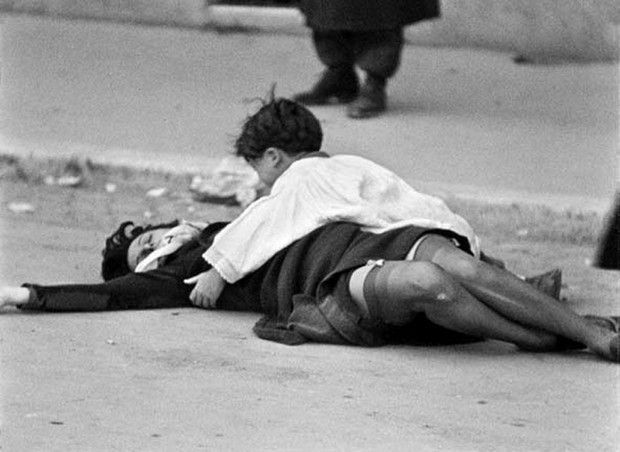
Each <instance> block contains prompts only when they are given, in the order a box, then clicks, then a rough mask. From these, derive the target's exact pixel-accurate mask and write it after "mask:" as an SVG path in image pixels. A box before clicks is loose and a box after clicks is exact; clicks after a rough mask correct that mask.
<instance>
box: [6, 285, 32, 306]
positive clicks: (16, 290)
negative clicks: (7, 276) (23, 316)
mask: <svg viewBox="0 0 620 452" xmlns="http://www.w3.org/2000/svg"><path fill="white" fill-rule="evenodd" d="M29 299H30V291H29V290H28V289H27V288H26V287H15V286H0V308H1V307H4V306H18V305H20V304H25V303H27V302H28V300H29Z"/></svg>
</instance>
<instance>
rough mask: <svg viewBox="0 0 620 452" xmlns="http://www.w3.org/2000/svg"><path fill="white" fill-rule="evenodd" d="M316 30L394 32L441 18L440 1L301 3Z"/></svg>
mask: <svg viewBox="0 0 620 452" xmlns="http://www.w3.org/2000/svg"><path fill="white" fill-rule="evenodd" d="M299 9H300V10H301V12H302V13H303V14H304V15H305V16H306V24H307V25H308V26H309V27H310V28H312V29H315V30H350V31H372V30H390V29H395V28H399V27H403V26H405V25H409V24H412V23H415V22H419V21H421V20H426V19H432V18H435V17H438V16H439V1H438V0H382V1H379V0H365V1H355V0H339V1H333V0H301V1H300V2H299Z"/></svg>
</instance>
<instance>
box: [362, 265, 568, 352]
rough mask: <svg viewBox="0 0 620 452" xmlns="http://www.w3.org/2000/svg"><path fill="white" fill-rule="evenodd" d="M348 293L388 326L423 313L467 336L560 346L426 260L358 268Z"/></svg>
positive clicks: (539, 347) (368, 314)
mask: <svg viewBox="0 0 620 452" xmlns="http://www.w3.org/2000/svg"><path fill="white" fill-rule="evenodd" d="M360 281H362V282H361V283H360ZM360 284H361V285H360ZM350 292H351V296H352V298H353V300H354V301H355V302H356V303H357V304H358V306H360V310H361V311H362V312H363V313H364V314H365V315H364V316H365V317H367V318H372V319H380V320H381V321H383V322H385V323H386V324H390V325H396V326H401V325H405V324H407V323H409V322H410V321H411V320H412V319H413V317H414V316H416V315H418V314H419V313H422V312H423V313H425V314H426V316H427V318H428V319H429V320H430V321H431V322H433V323H435V324H437V325H440V326H442V327H444V328H448V329H450V330H453V331H457V332H460V333H464V334H467V335H470V336H475V337H481V338H487V339H497V340H502V341H506V342H511V343H514V344H516V345H518V346H519V347H521V348H524V349H528V350H551V349H555V348H556V347H557V345H558V344H557V337H556V336H555V335H552V334H549V333H544V332H541V331H538V330H535V329H531V328H526V327H524V326H522V325H519V324H517V323H515V322H512V321H510V320H508V319H506V318H504V317H503V316H501V315H499V314H498V313H497V312H495V311H493V310H492V309H490V308H489V307H487V306H485V305H484V304H483V303H481V302H480V301H478V300H477V299H476V298H475V297H473V296H472V295H471V294H470V293H469V292H467V290H466V289H465V288H463V287H462V286H461V285H460V284H458V282H456V280H455V279H454V278H452V277H451V276H450V275H449V274H448V273H446V272H445V271H444V270H442V269H441V268H440V267H439V266H437V265H435V264H432V263H430V262H412V261H386V262H384V263H383V265H381V266H376V267H373V268H369V267H362V268H360V269H357V270H355V271H354V272H353V274H352V275H351V282H350Z"/></svg>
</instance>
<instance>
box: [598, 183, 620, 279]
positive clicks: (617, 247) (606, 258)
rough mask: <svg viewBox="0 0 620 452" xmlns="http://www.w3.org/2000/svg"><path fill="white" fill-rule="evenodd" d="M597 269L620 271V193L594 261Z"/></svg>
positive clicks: (619, 192)
mask: <svg viewBox="0 0 620 452" xmlns="http://www.w3.org/2000/svg"><path fill="white" fill-rule="evenodd" d="M594 265H595V266H596V267H600V268H605V269H615V270H620V191H618V193H616V202H615V204H614V206H613V207H612V209H611V211H610V213H609V218H608V220H607V225H606V227H605V230H604V231H603V233H602V234H601V239H600V242H599V247H598V251H597V254H596V258H595V261H594Z"/></svg>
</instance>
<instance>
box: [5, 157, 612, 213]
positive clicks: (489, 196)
mask: <svg viewBox="0 0 620 452" xmlns="http://www.w3.org/2000/svg"><path fill="white" fill-rule="evenodd" d="M124 154H125V152H123V151H120V150H119V152H118V153H114V152H113V153H110V152H106V157H93V156H91V155H89V156H86V157H84V156H83V154H82V153H80V152H78V150H77V149H72V150H70V151H68V152H65V153H62V154H60V155H58V154H57V153H46V152H42V151H40V152H36V151H33V152H30V153H28V154H24V153H22V152H19V151H15V150H13V151H11V150H8V149H6V148H0V159H16V160H17V161H18V162H19V161H28V160H31V161H34V162H43V163H45V162H50V163H51V162H54V163H57V164H64V163H67V162H69V161H71V160H76V159H77V160H78V161H82V162H88V163H89V164H92V165H95V166H98V167H102V168H105V169H107V170H110V171H129V172H150V173H157V174H162V175H167V174H168V175H172V176H196V175H200V172H199V171H195V170H190V169H189V167H175V166H170V165H166V163H165V162H159V163H158V164H156V163H151V164H144V163H143V164H140V163H136V161H140V160H139V159H138V160H136V159H133V158H128V157H126V156H125V157H123V155H124ZM220 161H221V159H210V160H209V161H208V162H206V163H207V165H206V166H213V167H215V166H217V165H218V164H219V163H220ZM203 163H205V161H203ZM171 168H173V169H171ZM416 188H417V189H419V190H421V191H423V192H425V193H429V194H432V195H434V196H438V197H440V198H443V199H444V200H447V199H461V200H463V201H473V202H478V203H485V204H489V205H497V206H506V205H519V204H520V205H524V206H543V207H546V208H548V209H550V210H552V211H554V212H575V213H586V212H593V213H595V214H598V215H605V214H606V212H608V211H609V209H610V207H611V206H612V201H613V200H607V199H603V198H589V197H579V196H570V195H560V194H553V193H530V192H524V191H515V190H497V189H490V188H483V187H477V186H471V185H463V184H451V183H444V182H432V183H429V182H427V183H420V184H419V186H417V187H416Z"/></svg>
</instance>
